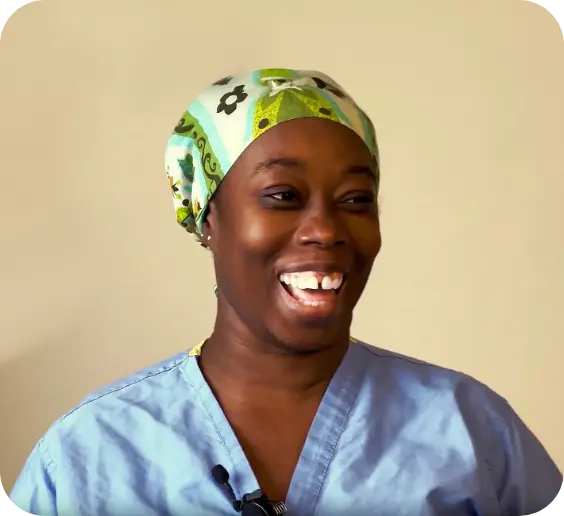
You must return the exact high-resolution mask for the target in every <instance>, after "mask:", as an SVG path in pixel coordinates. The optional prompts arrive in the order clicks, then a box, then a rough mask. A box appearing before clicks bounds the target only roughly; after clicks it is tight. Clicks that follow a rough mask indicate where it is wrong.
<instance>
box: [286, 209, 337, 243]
mask: <svg viewBox="0 0 564 516" xmlns="http://www.w3.org/2000/svg"><path fill="white" fill-rule="evenodd" d="M345 234H346V231H345V228H344V224H343V221H342V220H341V218H340V217H339V214H338V213H337V210H336V209H335V208H334V207H331V206H327V205H325V204H324V203H319V205H317V206H312V207H310V208H308V209H307V210H305V211H304V212H303V214H302V217H301V220H300V227H299V229H298V231H297V237H298V242H299V243H300V244H307V245H316V246H318V247H320V248H323V249H330V248H332V247H335V246H337V245H343V244H345V243H346V236H345Z"/></svg>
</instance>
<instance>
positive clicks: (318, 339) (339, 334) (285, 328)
mask: <svg viewBox="0 0 564 516" xmlns="http://www.w3.org/2000/svg"><path fill="white" fill-rule="evenodd" d="M351 322H352V315H351V316H350V317H348V318H339V319H338V320H335V319H333V320H332V321H320V320H315V321H308V322H306V321H299V322H298V321H296V322H295V323H294V324H288V323H283V322H282V321H280V322H279V325H280V326H281V327H279V328H277V329H274V328H273V330H274V331H271V333H272V334H273V336H274V337H275V340H276V341H277V342H278V343H279V347H280V349H281V350H283V351H285V352H286V353H291V354H313V353H319V352H321V351H325V350H327V349H330V348H332V347H334V346H336V345H340V344H342V343H344V342H348V339H349V334H350V325H351ZM280 323H282V324H280ZM276 326H278V325H276Z"/></svg>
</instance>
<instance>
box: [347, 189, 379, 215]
mask: <svg viewBox="0 0 564 516" xmlns="http://www.w3.org/2000/svg"><path fill="white" fill-rule="evenodd" d="M374 203H375V199H374V195H372V194H370V193H367V192H355V193H354V194H349V195H348V196H346V197H345V198H344V199H343V200H342V201H341V205H342V206H343V207H344V208H345V209H347V210H351V211H371V210H372V209H373V208H374Z"/></svg>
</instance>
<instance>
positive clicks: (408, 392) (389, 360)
mask: <svg viewBox="0 0 564 516" xmlns="http://www.w3.org/2000/svg"><path fill="white" fill-rule="evenodd" d="M354 344H355V345H356V346H358V347H359V348H361V350H362V351H361V352H362V353H363V354H364V356H365V361H366V363H367V371H368V381H369V383H370V382H376V383H378V384H379V385H380V386H382V385H384V386H386V387H387V388H388V389H389V390H393V391H394V392H395V397H396V399H399V398H404V399H407V400H411V402H412V403H413V404H416V405H417V406H419V407H420V408H422V409H424V408H436V409H437V410H440V409H443V410H445V411H446V410H447V408H448V409H450V410H453V411H456V412H457V413H458V414H459V415H460V416H461V417H462V418H463V419H464V421H465V423H466V424H468V425H474V426H484V425H487V426H488V427H489V428H490V429H491V430H492V432H503V431H504V427H505V426H507V425H509V424H510V423H512V422H513V420H514V419H515V417H516V415H515V413H514V411H513V409H512V408H511V406H510V405H509V403H508V402H507V400H506V399H505V398H504V397H502V396H501V395H500V394H498V393H497V392H495V391H494V390H493V389H491V388H490V387H489V386H487V385H486V384H484V383H482V382H481V381H479V380H477V379H476V378H474V377H472V376H470V375H468V374H466V373H463V372H460V371H456V370H453V369H449V368H447V367H441V366H438V365H435V364H432V363H429V362H425V361H423V360H419V359H417V358H413V357H410V356H406V355H402V354H400V353H396V352H393V351H389V350H386V349H382V348H378V347H375V346H371V345H369V344H367V343H365V342H362V341H359V340H355V342H354Z"/></svg>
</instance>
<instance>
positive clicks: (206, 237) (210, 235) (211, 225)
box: [201, 201, 218, 253]
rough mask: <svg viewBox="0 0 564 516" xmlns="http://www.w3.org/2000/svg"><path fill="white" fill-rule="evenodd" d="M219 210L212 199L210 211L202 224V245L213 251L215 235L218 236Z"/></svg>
mask: <svg viewBox="0 0 564 516" xmlns="http://www.w3.org/2000/svg"><path fill="white" fill-rule="evenodd" d="M216 212H217V210H216V208H215V206H214V202H213V201H212V202H211V203H210V205H209V207H208V213H207V214H206V217H205V219H204V224H203V226H202V242H201V245H202V246H203V247H205V248H206V249H208V250H209V251H211V252H212V253H213V252H214V237H216V236H217V234H218V231H217V230H216V227H217V225H218V223H217V213H216Z"/></svg>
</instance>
